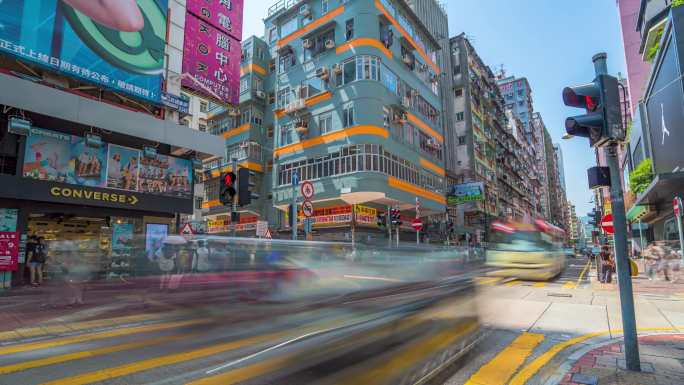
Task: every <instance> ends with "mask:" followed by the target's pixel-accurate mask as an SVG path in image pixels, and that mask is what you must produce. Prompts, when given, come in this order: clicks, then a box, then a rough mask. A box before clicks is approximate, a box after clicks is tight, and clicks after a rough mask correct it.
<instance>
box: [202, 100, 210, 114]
mask: <svg viewBox="0 0 684 385" xmlns="http://www.w3.org/2000/svg"><path fill="white" fill-rule="evenodd" d="M208 107H209V104H208V103H207V102H202V101H201V102H200V112H203V113H205V114H206V113H207V109H208Z"/></svg>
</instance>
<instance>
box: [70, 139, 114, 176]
mask: <svg viewBox="0 0 684 385" xmlns="http://www.w3.org/2000/svg"><path fill="white" fill-rule="evenodd" d="M69 163H70V164H69V172H70V174H69V177H68V178H67V183H71V184H77V185H79V186H91V187H105V186H106V185H107V146H102V147H100V148H94V147H88V146H87V145H86V143H85V138H77V137H72V145H71V160H70V162H69Z"/></svg>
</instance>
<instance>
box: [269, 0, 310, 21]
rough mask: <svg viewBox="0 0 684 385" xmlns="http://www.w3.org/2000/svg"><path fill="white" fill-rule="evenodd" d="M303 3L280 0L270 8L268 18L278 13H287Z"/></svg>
mask: <svg viewBox="0 0 684 385" xmlns="http://www.w3.org/2000/svg"><path fill="white" fill-rule="evenodd" d="M301 1H302V0H280V1H278V2H276V3H275V4H273V5H272V6H270V7H269V8H268V16H269V17H271V16H273V15H275V14H276V13H279V12H282V11H286V10H288V9H290V8H292V7H294V6H295V5H297V4H298V3H300V2H301Z"/></svg>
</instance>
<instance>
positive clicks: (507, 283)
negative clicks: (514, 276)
mask: <svg viewBox="0 0 684 385" xmlns="http://www.w3.org/2000/svg"><path fill="white" fill-rule="evenodd" d="M521 283H522V282H520V281H518V280H515V281H510V282H506V283H504V286H508V287H511V286H519V285H520V284H521Z"/></svg>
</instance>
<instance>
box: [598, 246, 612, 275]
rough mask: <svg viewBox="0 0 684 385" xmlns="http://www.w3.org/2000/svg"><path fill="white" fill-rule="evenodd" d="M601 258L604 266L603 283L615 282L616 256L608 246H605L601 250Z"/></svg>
mask: <svg viewBox="0 0 684 385" xmlns="http://www.w3.org/2000/svg"><path fill="white" fill-rule="evenodd" d="M599 259H600V261H601V266H602V271H603V275H602V277H601V278H602V279H601V283H613V271H614V269H615V258H614V257H613V254H612V253H611V252H610V248H608V246H603V247H602V248H601V252H600V253H599Z"/></svg>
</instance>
